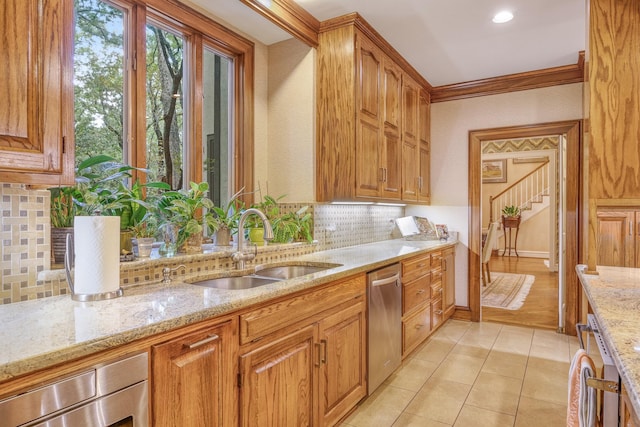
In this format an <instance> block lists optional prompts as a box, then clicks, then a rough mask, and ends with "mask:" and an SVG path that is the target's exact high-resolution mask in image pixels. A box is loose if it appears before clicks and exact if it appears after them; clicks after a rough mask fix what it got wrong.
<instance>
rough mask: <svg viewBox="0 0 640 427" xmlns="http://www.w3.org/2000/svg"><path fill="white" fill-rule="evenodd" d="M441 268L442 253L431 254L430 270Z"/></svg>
mask: <svg viewBox="0 0 640 427" xmlns="http://www.w3.org/2000/svg"><path fill="white" fill-rule="evenodd" d="M441 266H442V252H441V251H437V252H431V269H432V270H433V269H434V268H440V267H441Z"/></svg>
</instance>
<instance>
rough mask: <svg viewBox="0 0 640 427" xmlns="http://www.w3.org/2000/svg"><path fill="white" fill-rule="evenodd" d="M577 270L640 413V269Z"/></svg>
mask: <svg viewBox="0 0 640 427" xmlns="http://www.w3.org/2000/svg"><path fill="white" fill-rule="evenodd" d="M585 269H586V267H585V266H584V265H578V266H577V267H576V270H577V272H578V277H579V278H580V282H581V283H582V288H583V289H584V291H585V293H586V295H587V298H588V300H589V303H590V304H591V307H592V308H593V313H594V315H595V316H596V319H597V321H598V325H599V328H600V333H601V334H602V335H603V337H604V339H605V341H606V344H607V346H608V347H609V349H610V350H611V353H612V358H613V360H614V363H615V365H616V367H617V368H618V372H619V373H620V378H621V380H622V382H623V384H624V386H625V387H626V389H627V393H628V395H629V399H630V401H631V404H632V405H633V409H634V411H635V413H636V414H640V269H638V268H621V267H601V266H598V267H597V271H598V275H590V274H585V273H584V271H585Z"/></svg>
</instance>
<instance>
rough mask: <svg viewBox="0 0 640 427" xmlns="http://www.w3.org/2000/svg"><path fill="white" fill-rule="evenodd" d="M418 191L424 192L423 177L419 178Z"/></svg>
mask: <svg viewBox="0 0 640 427" xmlns="http://www.w3.org/2000/svg"><path fill="white" fill-rule="evenodd" d="M418 190H422V177H421V176H419V177H418Z"/></svg>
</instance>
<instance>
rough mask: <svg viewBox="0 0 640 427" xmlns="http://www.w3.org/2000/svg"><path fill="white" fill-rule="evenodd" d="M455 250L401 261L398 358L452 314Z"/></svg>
mask: <svg viewBox="0 0 640 427" xmlns="http://www.w3.org/2000/svg"><path fill="white" fill-rule="evenodd" d="M454 256H455V247H450V248H445V249H443V250H435V251H431V252H427V253H423V254H420V255H416V256H414V257H412V258H409V259H406V260H404V261H402V357H403V358H404V357H406V356H408V355H409V353H411V352H412V351H413V350H414V349H416V348H417V347H418V346H419V345H420V344H422V342H423V341H424V340H425V339H427V337H428V336H429V335H431V333H432V332H433V331H435V330H436V329H437V328H438V327H439V326H440V325H441V324H442V323H443V322H444V321H445V320H447V319H448V318H449V317H450V316H451V315H452V314H453V312H454V311H455V277H454V274H455V266H454Z"/></svg>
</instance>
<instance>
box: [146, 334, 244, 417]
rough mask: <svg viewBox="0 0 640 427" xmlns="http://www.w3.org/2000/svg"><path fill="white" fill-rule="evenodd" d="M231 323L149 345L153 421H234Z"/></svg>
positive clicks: (233, 352)
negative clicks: (150, 346) (150, 350)
mask: <svg viewBox="0 0 640 427" xmlns="http://www.w3.org/2000/svg"><path fill="white" fill-rule="evenodd" d="M233 335H234V326H233V324H232V323H231V322H228V323H225V324H222V325H219V326H216V327H212V328H208V329H205V330H200V331H197V332H194V333H190V334H188V335H185V336H184V337H180V338H177V339H174V340H171V341H168V342H166V343H163V344H159V345H155V346H153V347H152V352H151V355H152V375H153V377H152V387H153V393H152V396H153V397H152V399H153V425H154V426H158V427H161V426H176V427H177V426H202V427H208V426H213V425H216V426H232V425H234V424H236V421H235V420H236V417H235V413H236V410H235V403H234V400H235V399H232V398H231V397H232V396H234V394H235V392H236V387H235V381H234V380H235V377H234V372H235V368H234V366H235V365H234V363H233V357H234V355H235V354H236V353H235V347H233V339H232V338H233Z"/></svg>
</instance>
